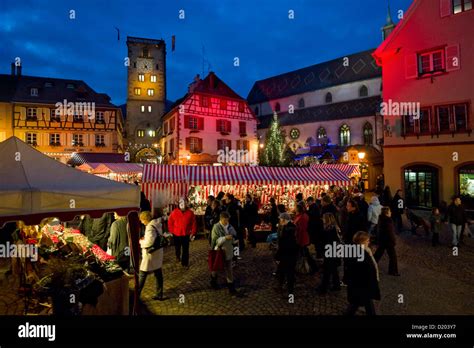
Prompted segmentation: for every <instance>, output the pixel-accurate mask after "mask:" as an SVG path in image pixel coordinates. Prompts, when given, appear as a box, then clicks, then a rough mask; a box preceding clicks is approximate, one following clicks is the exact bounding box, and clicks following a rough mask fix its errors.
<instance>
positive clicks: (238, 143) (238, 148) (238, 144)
mask: <svg viewBox="0 0 474 348" xmlns="http://www.w3.org/2000/svg"><path fill="white" fill-rule="evenodd" d="M237 150H240V140H237Z"/></svg>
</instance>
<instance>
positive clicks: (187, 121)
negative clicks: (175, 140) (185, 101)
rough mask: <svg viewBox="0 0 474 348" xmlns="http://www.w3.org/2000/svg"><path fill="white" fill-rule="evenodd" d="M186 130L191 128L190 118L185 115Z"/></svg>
mask: <svg viewBox="0 0 474 348" xmlns="http://www.w3.org/2000/svg"><path fill="white" fill-rule="evenodd" d="M184 128H189V116H188V115H184Z"/></svg>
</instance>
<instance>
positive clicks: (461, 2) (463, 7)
mask: <svg viewBox="0 0 474 348" xmlns="http://www.w3.org/2000/svg"><path fill="white" fill-rule="evenodd" d="M469 10H472V0H453V13H454V14H457V13H461V12H464V11H469Z"/></svg>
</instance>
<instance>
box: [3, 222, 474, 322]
mask: <svg viewBox="0 0 474 348" xmlns="http://www.w3.org/2000/svg"><path fill="white" fill-rule="evenodd" d="M440 239H441V243H442V244H443V245H441V246H438V247H432V246H431V242H430V238H429V237H426V236H424V233H423V232H422V231H421V229H420V230H419V231H418V235H417V236H412V235H411V233H410V232H405V233H403V234H402V235H401V236H399V238H398V244H397V247H396V249H397V253H398V260H399V271H400V273H401V277H392V276H388V275H387V270H388V258H387V256H384V257H383V258H382V260H381V262H380V264H379V269H380V273H381V281H380V287H381V293H382V299H381V301H379V302H377V303H376V308H377V311H378V313H379V314H385V315H390V314H394V315H415V314H419V315H423V314H424V315H443V314H445V315H450V314H451V315H454V314H466V315H468V314H469V315H473V314H474V296H473V294H474V240H473V239H470V238H466V239H465V245H464V246H461V248H460V249H459V255H458V256H454V255H453V251H452V248H450V240H451V233H450V232H449V230H448V228H447V227H446V230H445V231H443V233H442V234H441V238H440ZM207 250H208V244H207V241H206V240H203V239H201V240H196V241H194V242H192V243H191V256H190V268H189V269H188V270H185V269H183V268H182V267H181V265H180V264H177V263H176V262H175V259H174V249H173V247H168V248H167V249H166V251H165V260H164V268H163V273H164V278H165V296H166V297H169V299H168V300H166V301H164V302H159V301H153V300H152V299H151V297H152V296H153V295H154V292H153V291H154V276H152V275H150V276H149V277H148V279H147V284H146V286H145V289H144V291H143V294H142V300H143V304H142V306H141V308H140V313H141V314H156V315H339V314H342V312H343V311H344V309H345V307H346V290H345V288H343V290H342V291H340V292H338V293H329V294H328V295H326V296H318V295H316V294H315V292H314V288H315V287H316V286H317V285H318V284H319V281H320V275H319V274H316V275H314V276H309V275H298V277H297V285H296V289H295V294H294V295H295V298H294V303H288V298H287V297H284V294H283V293H281V292H279V291H277V290H275V286H276V279H275V278H274V277H273V276H272V275H271V273H272V271H274V267H275V265H274V263H273V257H272V254H271V251H270V250H269V249H268V245H267V244H265V243H259V244H258V245H257V248H256V249H250V248H249V249H246V250H244V252H243V253H242V257H243V260H241V261H239V262H238V265H237V267H235V268H234V275H235V279H236V281H237V283H238V284H237V285H238V288H239V290H240V291H241V292H242V293H243V294H244V295H245V297H243V298H235V297H231V296H230V295H229V294H228V291H227V289H226V288H224V284H225V279H224V276H223V275H222V274H221V275H220V276H219V283H220V284H221V289H220V290H212V289H211V288H210V286H209V273H208V270H207ZM133 287H134V283H133V280H132V281H131V282H130V288H131V289H133ZM17 289H18V285H17V284H16V285H15V284H13V283H12V282H11V281H9V280H8V279H7V278H5V277H4V275H3V273H2V264H0V314H3V315H4V314H10V315H22V313H23V308H24V302H23V300H22V299H21V298H19V297H18V296H17V294H16V290H17ZM180 295H184V303H180V301H179V300H180ZM400 295H402V297H401V296H400ZM181 299H183V297H181ZM401 300H403V301H401ZM181 302H182V301H181ZM359 314H364V311H363V310H362V309H361V310H360V311H359Z"/></svg>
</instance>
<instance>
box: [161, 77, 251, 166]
mask: <svg viewBox="0 0 474 348" xmlns="http://www.w3.org/2000/svg"><path fill="white" fill-rule="evenodd" d="M162 130H163V133H162V139H161V149H162V151H163V154H164V158H163V160H164V163H168V164H190V165H217V164H222V165H233V164H239V165H255V164H257V151H258V141H257V134H256V132H257V120H256V118H255V115H254V114H253V112H252V110H251V109H250V108H249V106H248V105H247V102H246V101H245V99H243V98H242V97H240V96H239V95H238V94H237V93H235V92H234V91H233V90H232V89H231V88H230V87H229V86H227V85H226V84H225V83H224V82H223V81H222V80H221V79H219V78H218V77H217V76H216V74H214V73H213V72H210V73H209V75H208V76H207V77H206V78H205V79H203V80H201V79H200V78H199V75H198V76H197V77H196V78H195V81H194V82H193V83H191V84H190V86H189V89H188V93H187V94H186V95H185V96H184V97H183V98H181V99H179V100H177V101H176V103H175V104H174V105H173V106H172V109H171V110H170V111H169V112H168V113H167V114H166V115H165V116H164V117H163V127H162Z"/></svg>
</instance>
